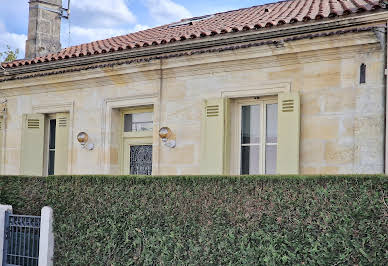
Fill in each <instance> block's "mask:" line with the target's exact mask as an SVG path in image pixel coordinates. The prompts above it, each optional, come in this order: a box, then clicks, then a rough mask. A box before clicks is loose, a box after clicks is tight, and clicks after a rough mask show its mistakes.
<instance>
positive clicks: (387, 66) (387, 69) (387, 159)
mask: <svg viewBox="0 0 388 266" xmlns="http://www.w3.org/2000/svg"><path fill="white" fill-rule="evenodd" d="M387 31H388V21H387V24H386V27H385V32H384V33H385V36H384V42H383V44H384V60H385V62H384V74H385V75H384V79H385V82H384V85H385V88H384V92H383V93H384V105H383V107H384V132H385V138H384V173H385V174H388V146H387V145H388V130H387V128H388V127H387V120H388V116H387V110H388V93H387V90H388V78H387V75H388V47H387V45H388V32H387Z"/></svg>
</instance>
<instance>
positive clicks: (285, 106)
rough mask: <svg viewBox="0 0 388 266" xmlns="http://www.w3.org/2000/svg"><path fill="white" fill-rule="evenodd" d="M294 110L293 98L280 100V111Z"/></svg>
mask: <svg viewBox="0 0 388 266" xmlns="http://www.w3.org/2000/svg"><path fill="white" fill-rule="evenodd" d="M293 111H294V100H284V101H282V112H293Z"/></svg>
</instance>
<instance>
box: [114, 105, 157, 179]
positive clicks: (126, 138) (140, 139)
mask: <svg viewBox="0 0 388 266" xmlns="http://www.w3.org/2000/svg"><path fill="white" fill-rule="evenodd" d="M148 112H152V113H153V116H154V115H155V113H154V108H153V106H138V107H130V108H122V109H121V119H120V121H121V122H120V124H121V125H120V132H121V137H120V143H121V144H120V157H119V161H120V171H121V174H122V175H129V173H128V172H129V164H130V161H129V157H130V151H128V153H127V149H128V148H129V147H130V146H132V145H133V146H136V145H151V146H153V131H154V127H155V123H154V118H153V129H152V130H151V131H135V132H124V117H125V115H127V114H136V113H137V114H138V113H148ZM153 153H154V149H152V154H153ZM152 173H154V162H153V161H152Z"/></svg>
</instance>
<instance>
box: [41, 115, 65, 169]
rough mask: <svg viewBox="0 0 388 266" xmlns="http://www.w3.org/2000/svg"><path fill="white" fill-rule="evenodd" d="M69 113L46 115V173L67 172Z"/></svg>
mask: <svg viewBox="0 0 388 266" xmlns="http://www.w3.org/2000/svg"><path fill="white" fill-rule="evenodd" d="M68 116H69V114H67V113H57V114H47V115H45V120H46V121H45V133H44V135H45V151H44V166H45V167H44V175H59V174H67V164H68V137H69V127H68V123H69V121H68V120H69V119H68Z"/></svg>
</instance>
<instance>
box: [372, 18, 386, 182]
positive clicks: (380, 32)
mask: <svg viewBox="0 0 388 266" xmlns="http://www.w3.org/2000/svg"><path fill="white" fill-rule="evenodd" d="M387 30H388V21H387V22H386V26H384V27H377V28H375V29H374V33H375V35H376V37H377V39H378V40H379V42H380V45H381V49H382V50H383V53H384V54H383V58H384V61H383V65H384V80H383V84H384V85H383V86H384V89H383V114H384V133H383V134H384V136H383V147H384V152H383V171H384V174H388V126H387V121H388V113H387V110H388V92H387V90H388V78H387V75H388V65H387V64H388V51H387V49H388V47H387V45H388V35H387Z"/></svg>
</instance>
